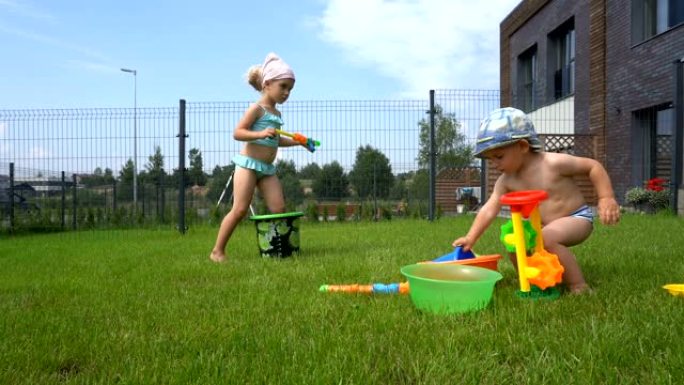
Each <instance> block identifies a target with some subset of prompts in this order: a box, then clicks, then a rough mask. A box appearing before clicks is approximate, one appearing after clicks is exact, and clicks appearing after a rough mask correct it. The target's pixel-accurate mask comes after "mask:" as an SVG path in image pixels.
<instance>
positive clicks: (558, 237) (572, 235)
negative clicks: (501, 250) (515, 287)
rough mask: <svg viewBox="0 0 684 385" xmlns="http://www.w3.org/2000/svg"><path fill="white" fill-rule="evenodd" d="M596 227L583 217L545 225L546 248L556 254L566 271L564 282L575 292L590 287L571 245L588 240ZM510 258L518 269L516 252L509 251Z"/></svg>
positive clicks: (568, 218)
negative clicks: (571, 249)
mask: <svg viewBox="0 0 684 385" xmlns="http://www.w3.org/2000/svg"><path fill="white" fill-rule="evenodd" d="M593 229H594V227H593V226H592V224H591V223H590V222H589V221H588V220H586V219H582V218H575V217H563V218H559V219H556V220H555V221H553V222H551V223H549V224H548V225H546V226H544V228H543V229H542V237H543V238H544V249H546V250H547V251H548V252H550V253H553V254H556V255H557V256H558V259H559V260H560V263H561V265H563V268H564V269H565V271H564V272H563V282H564V283H565V284H566V285H567V287H568V289H570V291H571V292H573V293H581V292H583V291H585V290H588V289H589V286H588V285H587V282H586V281H585V280H584V276H583V275H582V269H581V268H580V266H579V264H578V263H577V258H575V254H573V253H572V251H570V249H569V247H570V246H575V245H578V244H580V243H582V242H584V240H586V239H587V238H588V237H589V235H590V234H591V231H592V230H593ZM508 256H509V258H510V260H511V262H512V263H513V267H515V269H516V270H518V266H517V265H518V263H517V260H516V256H515V253H509V255H508Z"/></svg>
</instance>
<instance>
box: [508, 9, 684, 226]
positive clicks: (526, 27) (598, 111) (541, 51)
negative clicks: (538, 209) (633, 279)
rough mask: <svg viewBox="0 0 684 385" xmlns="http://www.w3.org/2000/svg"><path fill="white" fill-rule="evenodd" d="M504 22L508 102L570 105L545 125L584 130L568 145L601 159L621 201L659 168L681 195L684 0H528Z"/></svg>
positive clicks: (553, 107) (552, 107)
mask: <svg viewBox="0 0 684 385" xmlns="http://www.w3.org/2000/svg"><path fill="white" fill-rule="evenodd" d="M500 32H501V59H500V60H501V104H502V105H503V106H513V107H517V108H520V109H522V110H524V111H526V112H528V113H530V115H531V117H532V119H533V120H535V117H539V118H540V119H539V121H544V122H549V121H554V119H553V116H554V115H555V114H559V113H565V114H567V113H570V115H571V117H572V118H571V124H570V126H571V127H567V125H566V126H565V127H554V128H552V129H550V130H549V129H548V128H547V127H537V128H538V131H540V134H542V135H551V136H553V135H555V134H563V135H566V134H571V135H575V138H576V139H575V141H576V142H577V140H578V138H584V139H583V140H584V144H583V145H582V146H576V148H570V149H569V151H570V152H572V153H575V154H576V155H581V156H589V157H593V158H595V159H597V160H599V161H600V162H602V163H603V164H604V165H605V167H606V169H607V170H608V173H609V174H610V176H611V179H612V181H613V185H614V188H615V193H616V197H617V198H618V200H619V201H621V202H623V201H624V193H625V192H626V191H627V190H628V189H629V188H631V187H633V186H638V185H642V183H643V182H644V181H645V180H647V179H649V178H652V177H656V176H659V177H664V178H666V179H668V180H671V181H672V186H671V187H673V188H674V189H676V190H678V194H677V195H678V197H681V196H682V185H681V183H682V163H683V161H684V159H683V156H682V150H681V149H682V124H683V123H682V121H683V119H684V108H683V107H682V98H684V95H682V94H684V75H682V67H684V63H683V62H684V1H681V0H629V1H625V0H577V1H575V0H524V1H522V2H521V3H520V4H519V5H518V6H517V7H516V8H515V9H514V10H513V11H512V12H511V13H510V14H509V15H508V16H507V17H506V18H505V19H504V20H503V21H502V23H501V26H500ZM559 111H560V112H559ZM542 117H543V118H542ZM549 117H551V118H549ZM554 130H556V131H557V132H554ZM587 138H590V139H587ZM587 141H588V143H587ZM547 147H548V145H547ZM585 182H586V181H585ZM588 187H590V186H589V185H587V189H585V192H587V194H588V195H590V194H591V193H590V189H589V188H588ZM589 199H590V200H591V197H589ZM683 201H684V198H677V203H678V207H679V212H680V214H682V213H684V202H683Z"/></svg>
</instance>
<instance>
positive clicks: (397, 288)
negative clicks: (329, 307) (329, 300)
mask: <svg viewBox="0 0 684 385" xmlns="http://www.w3.org/2000/svg"><path fill="white" fill-rule="evenodd" d="M318 291H320V292H322V293H361V294H408V292H409V284H408V282H401V283H388V284H384V283H374V284H372V285H359V284H352V285H322V286H321V287H320V288H318Z"/></svg>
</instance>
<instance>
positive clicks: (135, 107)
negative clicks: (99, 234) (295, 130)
mask: <svg viewBox="0 0 684 385" xmlns="http://www.w3.org/2000/svg"><path fill="white" fill-rule="evenodd" d="M121 71H123V72H128V73H130V74H133V206H134V207H136V208H137V207H138V71H136V70H131V69H128V68H122V69H121Z"/></svg>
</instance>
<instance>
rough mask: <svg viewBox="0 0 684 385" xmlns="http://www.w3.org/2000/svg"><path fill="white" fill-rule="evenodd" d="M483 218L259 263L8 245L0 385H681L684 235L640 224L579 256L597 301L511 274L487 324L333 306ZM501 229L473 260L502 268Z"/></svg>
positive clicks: (202, 249) (69, 239) (394, 305)
mask: <svg viewBox="0 0 684 385" xmlns="http://www.w3.org/2000/svg"><path fill="white" fill-rule="evenodd" d="M471 220H472V217H459V218H443V219H440V220H438V221H435V222H434V223H430V222H427V221H419V220H394V221H390V222H380V223H365V222H360V223H359V222H353V223H343V224H340V223H324V224H311V223H307V222H302V223H301V228H300V229H301V231H302V239H301V242H302V252H301V254H300V255H299V256H296V257H294V258H288V259H285V260H269V259H262V258H260V257H259V256H258V248H257V244H256V235H255V230H254V227H253V226H252V225H251V224H245V225H244V226H240V227H238V229H237V230H236V233H235V235H234V238H233V240H232V241H231V243H230V244H229V247H228V250H229V253H230V260H229V262H228V263H226V264H223V265H217V264H214V263H212V262H210V261H209V259H208V258H207V257H208V253H209V250H210V249H211V246H212V245H213V242H214V239H215V236H216V230H217V229H216V228H192V229H190V231H189V233H188V234H186V235H185V236H182V235H179V234H178V233H177V232H175V231H173V230H170V229H169V230H166V229H165V230H122V231H102V232H100V231H97V232H78V233H65V234H46V235H32V236H19V237H15V238H9V239H7V238H5V239H0V383H1V384H54V383H65V384H82V383H83V384H86V383H87V384H96V383H97V384H114V383H118V384H153V383H157V384H191V383H192V384H219V383H227V384H232V383H234V384H460V383H462V384H682V383H684V347H683V345H682V341H684V327H683V323H684V298H683V297H672V296H670V295H669V294H667V293H666V292H665V291H664V290H663V289H662V288H661V286H662V285H664V284H666V283H673V282H674V283H676V282H682V283H684V220H682V219H681V218H675V217H670V216H661V215H656V216H636V215H627V216H625V217H624V218H623V220H622V222H621V224H620V225H618V226H617V227H605V226H601V225H598V226H597V227H596V229H595V231H594V234H593V235H592V237H591V238H590V239H589V240H588V241H587V242H585V243H584V244H583V245H580V246H577V247H576V248H575V249H574V250H575V253H576V254H577V255H578V258H579V260H580V264H581V265H582V267H583V269H584V273H585V276H586V278H587V280H588V282H589V283H590V284H591V285H592V286H593V287H594V288H595V290H596V291H595V293H594V294H592V295H584V296H569V295H564V296H562V297H561V298H560V299H558V300H555V301H532V300H524V299H519V298H518V297H517V296H516V294H515V292H516V291H517V290H518V282H517V280H516V276H515V274H514V271H513V269H512V267H511V265H510V263H509V262H508V261H505V262H502V263H500V270H501V272H502V274H503V275H504V279H503V280H502V281H500V282H499V283H498V284H497V286H496V289H495V291H494V298H493V300H492V302H491V303H490V305H489V306H488V307H487V308H486V309H485V310H483V311H479V312H475V313H469V314H464V315H449V316H437V315H432V314H426V313H421V312H419V311H418V310H416V309H415V308H414V307H413V305H412V303H411V301H410V299H409V297H408V296H399V295H376V296H365V295H348V294H339V293H320V292H318V287H319V286H320V285H321V284H325V283H328V284H332V283H373V282H399V281H403V280H404V278H403V277H402V276H401V274H400V273H399V269H400V268H401V266H404V265H406V264H411V263H414V262H417V261H421V260H426V259H432V258H435V257H438V256H440V255H442V254H445V253H447V252H449V251H451V247H450V243H451V241H452V240H453V239H454V238H455V237H456V236H457V235H461V234H463V233H465V231H466V230H467V228H468V226H469V225H470V221H471ZM501 249H502V247H501V244H500V243H499V241H498V232H497V231H495V230H493V229H492V230H490V231H488V232H487V233H485V235H484V236H483V238H482V239H481V241H480V243H478V245H477V247H476V251H477V252H478V253H481V254H491V253H497V252H500V251H501Z"/></svg>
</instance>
